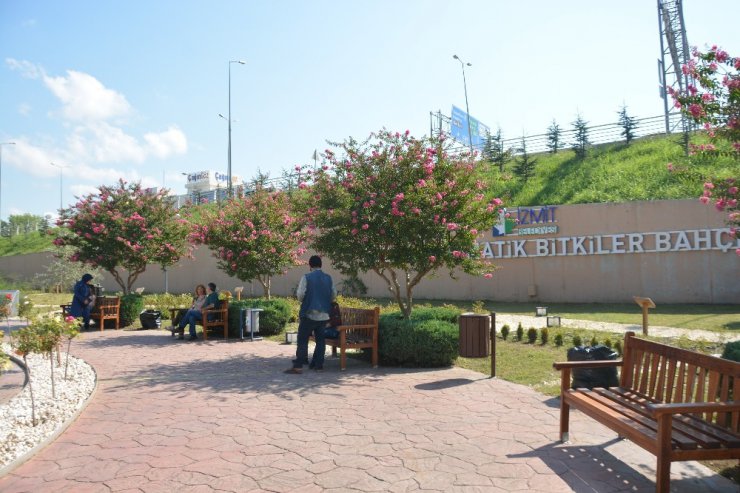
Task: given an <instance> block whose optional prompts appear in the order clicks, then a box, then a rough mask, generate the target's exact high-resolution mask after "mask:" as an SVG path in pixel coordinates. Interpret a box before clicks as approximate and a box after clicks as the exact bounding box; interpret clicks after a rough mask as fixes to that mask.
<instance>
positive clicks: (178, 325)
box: [170, 284, 206, 339]
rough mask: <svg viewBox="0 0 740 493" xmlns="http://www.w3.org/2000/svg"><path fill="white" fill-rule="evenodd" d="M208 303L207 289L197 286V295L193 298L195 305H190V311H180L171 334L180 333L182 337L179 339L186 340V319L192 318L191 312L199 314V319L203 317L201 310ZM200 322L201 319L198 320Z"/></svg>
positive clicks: (173, 323) (171, 328)
mask: <svg viewBox="0 0 740 493" xmlns="http://www.w3.org/2000/svg"><path fill="white" fill-rule="evenodd" d="M205 303H206V287H205V286H203V285H202V284H198V285H197V286H195V295H194V296H193V303H192V305H190V309H188V310H180V311H178V312H177V314H176V315H175V319H174V320H172V325H171V326H170V332H173V333H174V332H179V334H180V336H179V337H178V339H185V325H186V324H187V322H186V319H187V317H188V316H190V312H192V311H195V312H198V317H200V316H201V312H200V311H201V310H202V309H203V305H204V304H205ZM198 320H200V319H198Z"/></svg>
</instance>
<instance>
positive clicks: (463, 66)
mask: <svg viewBox="0 0 740 493" xmlns="http://www.w3.org/2000/svg"><path fill="white" fill-rule="evenodd" d="M452 58H454V59H455V60H457V61H458V62H460V67H462V74H463V88H464V89H465V111H466V112H467V113H468V139H469V142H470V153H471V154H472V153H473V132H472V131H471V130H470V107H469V106H468V83H467V82H466V80H465V65H467V66H468V67H472V66H473V65H471V64H470V63H465V62H463V61H462V60H461V59H460V57H459V56H457V55H452Z"/></svg>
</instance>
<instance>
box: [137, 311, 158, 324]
mask: <svg viewBox="0 0 740 493" xmlns="http://www.w3.org/2000/svg"><path fill="white" fill-rule="evenodd" d="M139 321H140V322H141V328H142V329H158V328H159V327H161V325H162V312H160V311H157V310H144V311H143V312H141V313H140V314H139Z"/></svg>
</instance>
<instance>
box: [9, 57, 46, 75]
mask: <svg viewBox="0 0 740 493" xmlns="http://www.w3.org/2000/svg"><path fill="white" fill-rule="evenodd" d="M5 64H6V65H7V66H8V68H10V70H17V71H18V72H20V73H21V75H22V76H23V77H25V78H27V79H38V78H39V77H41V76H42V75H43V74H44V71H43V69H42V68H41V67H39V66H37V65H36V64H34V63H31V62H28V61H26V60H16V59H15V58H6V59H5Z"/></svg>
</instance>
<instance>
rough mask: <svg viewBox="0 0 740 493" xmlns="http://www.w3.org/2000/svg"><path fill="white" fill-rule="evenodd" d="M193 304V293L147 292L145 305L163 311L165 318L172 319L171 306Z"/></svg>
mask: <svg viewBox="0 0 740 493" xmlns="http://www.w3.org/2000/svg"><path fill="white" fill-rule="evenodd" d="M192 304H193V295H191V294H172V293H159V294H146V295H144V306H145V307H146V308H148V309H152V310H156V311H158V312H161V313H162V319H163V320H169V319H170V308H190V306H191V305H192Z"/></svg>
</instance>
